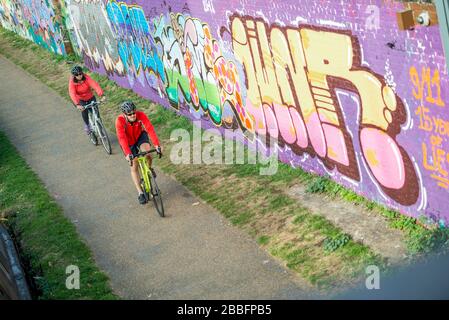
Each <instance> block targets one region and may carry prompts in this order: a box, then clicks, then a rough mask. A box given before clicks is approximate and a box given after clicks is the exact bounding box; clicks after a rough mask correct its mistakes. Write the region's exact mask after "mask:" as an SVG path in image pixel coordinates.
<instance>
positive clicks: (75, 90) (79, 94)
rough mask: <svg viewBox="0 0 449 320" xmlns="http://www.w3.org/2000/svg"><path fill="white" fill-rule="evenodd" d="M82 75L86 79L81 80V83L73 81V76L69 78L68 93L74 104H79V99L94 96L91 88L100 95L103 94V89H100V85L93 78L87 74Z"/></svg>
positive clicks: (87, 98) (85, 99)
mask: <svg viewBox="0 0 449 320" xmlns="http://www.w3.org/2000/svg"><path fill="white" fill-rule="evenodd" d="M84 77H85V78H86V79H85V80H84V81H83V83H77V82H75V81H74V78H73V77H71V78H70V82H69V94H70V98H72V101H73V103H74V104H75V105H79V103H80V100H83V101H88V100H90V99H92V97H93V96H94V95H93V93H92V88H93V89H94V90H95V92H96V93H97V94H98V95H99V96H100V97H101V96H102V95H103V90H102V89H101V87H100V85H99V84H98V83H97V82H95V80H93V79H92V78H91V77H89V76H88V75H87V74H84Z"/></svg>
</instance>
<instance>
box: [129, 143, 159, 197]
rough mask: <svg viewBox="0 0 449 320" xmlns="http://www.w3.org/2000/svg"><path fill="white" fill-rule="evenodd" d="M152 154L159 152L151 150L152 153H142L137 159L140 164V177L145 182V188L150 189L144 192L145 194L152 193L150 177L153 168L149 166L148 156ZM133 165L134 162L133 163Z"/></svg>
mask: <svg viewBox="0 0 449 320" xmlns="http://www.w3.org/2000/svg"><path fill="white" fill-rule="evenodd" d="M152 152H157V151H156V149H151V150H150V151H144V152H140V153H138V154H137V155H136V157H135V158H137V161H138V163H139V171H140V177H141V178H142V179H143V181H144V185H145V188H148V190H143V191H145V192H148V193H151V179H150V178H149V175H150V174H151V167H150V166H148V162H147V157H146V155H147V154H149V153H152ZM131 165H132V162H131Z"/></svg>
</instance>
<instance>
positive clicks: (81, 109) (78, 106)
mask: <svg viewBox="0 0 449 320" xmlns="http://www.w3.org/2000/svg"><path fill="white" fill-rule="evenodd" d="M76 108H77V109H78V110H79V111H83V110H84V108H83V107H82V106H81V105H79V104H78V105H77V106H76Z"/></svg>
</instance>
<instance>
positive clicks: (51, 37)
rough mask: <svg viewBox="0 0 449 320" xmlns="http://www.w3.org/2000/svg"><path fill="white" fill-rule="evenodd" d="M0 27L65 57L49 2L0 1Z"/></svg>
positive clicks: (28, 0)
mask: <svg viewBox="0 0 449 320" xmlns="http://www.w3.org/2000/svg"><path fill="white" fill-rule="evenodd" d="M0 26H2V27H3V28H6V29H8V30H11V31H14V32H16V33H17V34H19V35H21V36H22V37H24V38H26V39H28V40H31V41H34V42H35V43H37V44H38V45H40V46H42V47H44V48H46V49H48V50H50V51H52V52H54V53H58V54H62V55H65V49H64V42H63V39H62V36H61V29H60V23H59V22H58V20H57V19H56V15H55V11H54V6H53V3H52V1H51V0H0Z"/></svg>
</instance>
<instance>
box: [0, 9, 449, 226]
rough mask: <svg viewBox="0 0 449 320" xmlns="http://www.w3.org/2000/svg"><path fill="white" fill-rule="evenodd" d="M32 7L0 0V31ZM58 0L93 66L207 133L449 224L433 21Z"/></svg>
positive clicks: (440, 56) (377, 14) (448, 146)
mask: <svg viewBox="0 0 449 320" xmlns="http://www.w3.org/2000/svg"><path fill="white" fill-rule="evenodd" d="M33 3H34V1H30V0H28V1H25V0H21V1H19V0H0V17H1V18H0V19H1V21H2V25H3V26H5V27H7V28H9V29H14V28H16V29H17V31H16V32H23V30H25V31H26V30H28V29H27V28H28V26H29V25H30V23H29V22H28V21H30V20H31V15H30V14H31V11H30V10H27V9H26V8H30V7H32V5H33ZM317 3H319V5H317ZM36 4H37V1H36ZM36 4H35V5H36ZM64 4H65V12H66V13H65V14H66V17H65V21H67V22H68V23H69V24H70V28H68V29H70V30H72V33H73V35H74V36H73V38H74V39H75V41H76V47H77V48H79V52H80V53H81V54H82V55H83V57H84V59H85V62H86V64H87V65H88V66H89V67H90V68H91V69H92V70H93V71H96V72H99V73H102V74H106V75H107V76H108V77H109V78H111V79H113V80H114V81H116V82H117V83H118V84H120V85H121V86H123V87H126V88H130V89H132V90H134V91H135V92H137V93H138V94H140V95H141V96H143V97H145V98H147V99H150V100H153V101H155V102H157V103H160V104H162V105H163V106H165V107H167V108H171V109H172V110H176V112H178V113H180V114H182V115H184V116H186V117H188V118H189V119H192V120H194V119H202V120H204V121H202V124H203V126H204V127H205V128H206V127H207V128H209V127H217V128H218V129H219V130H220V131H221V132H223V133H224V132H227V131H232V132H233V133H236V134H238V135H240V137H241V138H242V139H247V140H246V141H252V142H256V143H259V144H262V145H264V146H265V147H268V144H267V142H268V140H269V138H274V139H275V140H276V141H277V144H278V145H277V146H276V148H277V149H278V151H279V157H280V160H281V161H283V162H285V163H288V164H290V165H291V166H293V167H301V168H302V169H304V170H306V171H311V172H314V173H317V174H320V175H328V176H330V177H331V178H332V179H333V180H335V181H337V182H338V183H340V184H342V185H344V186H346V187H349V188H351V189H353V190H354V191H356V192H357V193H358V194H361V195H363V196H365V197H367V198H369V199H372V200H375V201H377V202H380V203H383V204H385V205H387V206H389V207H391V208H394V209H396V210H399V211H400V212H402V213H404V214H407V215H410V216H413V217H418V216H421V215H425V216H427V217H430V218H432V219H433V220H436V221H439V220H440V221H443V222H444V223H449V212H448V211H447V210H446V209H445V208H446V207H447V201H448V200H447V199H449V197H448V195H449V118H448V117H447V116H446V114H447V112H446V108H447V107H448V104H449V89H448V88H449V77H448V74H447V70H446V68H445V58H444V52H443V47H442V43H441V39H440V33H439V30H438V26H436V25H432V26H429V27H421V26H416V28H414V29H413V30H407V31H401V30H399V28H398V25H397V20H396V13H397V12H398V11H401V10H404V8H405V7H406V6H407V4H405V3H403V2H402V1H396V0H388V1H385V0H361V1H358V2H357V3H355V2H344V1H334V0H319V1H306V0H295V1H289V0H286V1H274V2H270V3H269V2H267V1H263V0H252V1H247V0H228V1H224V0H202V1H197V0H195V1H193V0H184V1H172V0H154V1H143V0H136V1H128V0H126V1H118V0H65V1H64ZM417 5H418V6H419V4H417ZM428 6H429V5H428ZM430 6H431V5H430ZM428 8H430V7H426V10H428ZM423 10H424V9H423ZM33 12H34V11H33ZM40 15H41V16H42V17H46V18H48V19H49V20H52V19H51V14H50V15H49V14H48V12H43V13H42V14H40ZM27 23H28V24H27ZM34 25H35V26H40V27H39V28H40V29H41V30H44V29H45V28H46V29H47V30H50V31H51V30H52V29H51V27H50V25H49V24H48V25H46V24H44V23H42V22H39V23H34ZM33 30H35V29H33ZM26 32H28V33H27V34H29V31H26ZM46 39H48V38H46ZM248 139H249V140H248Z"/></svg>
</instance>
